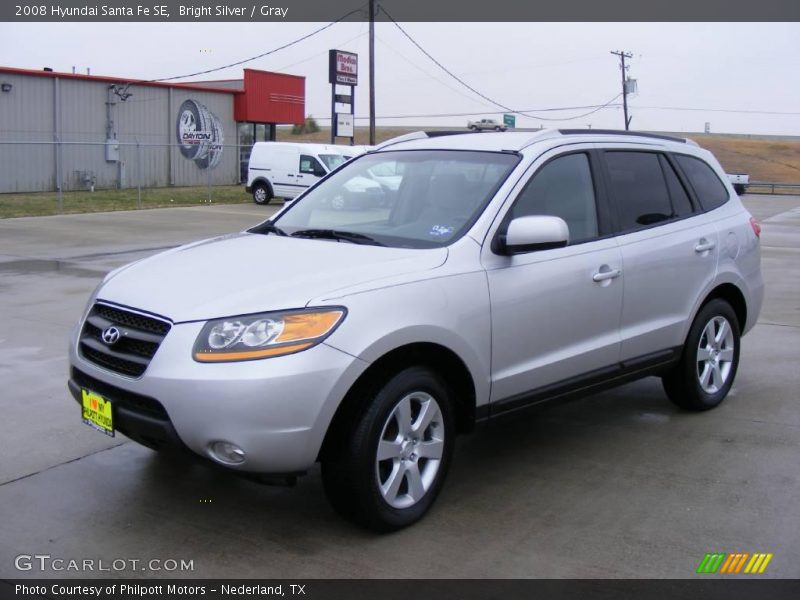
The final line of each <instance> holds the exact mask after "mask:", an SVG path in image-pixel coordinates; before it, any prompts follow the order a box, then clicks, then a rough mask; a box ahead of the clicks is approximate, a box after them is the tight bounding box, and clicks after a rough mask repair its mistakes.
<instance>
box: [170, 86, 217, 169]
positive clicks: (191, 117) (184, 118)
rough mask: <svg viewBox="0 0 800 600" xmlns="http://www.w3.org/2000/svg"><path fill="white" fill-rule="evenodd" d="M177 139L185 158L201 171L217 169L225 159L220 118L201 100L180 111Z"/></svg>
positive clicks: (185, 106)
mask: <svg viewBox="0 0 800 600" xmlns="http://www.w3.org/2000/svg"><path fill="white" fill-rule="evenodd" d="M175 135H176V137H177V141H178V147H179V148H180V151H181V154H182V155H183V156H184V157H185V158H187V159H189V160H193V161H194V162H195V164H196V165H197V166H198V167H199V168H201V169H213V168H214V167H216V166H217V165H218V164H219V161H220V159H221V158H222V144H223V142H224V136H223V131H222V124H221V123H220V121H219V119H218V118H217V116H216V115H215V114H214V113H212V112H211V111H210V110H208V108H206V106H205V105H203V104H201V103H200V102H197V100H186V101H185V102H184V103H183V104H181V107H180V108H179V109H178V119H177V121H176V123H175Z"/></svg>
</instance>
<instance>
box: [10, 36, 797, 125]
mask: <svg viewBox="0 0 800 600" xmlns="http://www.w3.org/2000/svg"><path fill="white" fill-rule="evenodd" d="M321 25H322V24H315V23H277V24H272V23H245V24H237V23H156V24H143V23H74V24H73V23H21V24H20V23H0V57H2V58H0V61H2V65H3V66H10V67H21V68H33V69H40V68H42V67H45V66H48V67H52V68H53V69H54V70H56V71H65V72H70V71H71V70H72V67H73V66H75V67H77V68H78V70H79V71H81V72H85V71H86V68H87V67H89V68H91V71H92V74H93V75H109V76H119V77H123V78H126V77H130V78H141V79H156V78H162V77H171V76H174V75H182V74H186V73H191V72H194V71H199V70H204V69H210V68H214V67H217V66H221V65H224V64H227V63H230V62H234V61H238V60H241V59H244V58H247V57H249V56H253V55H256V54H260V53H263V52H266V51H268V50H271V49H273V48H276V47H278V46H280V45H282V44H285V43H286V42H289V41H291V40H293V39H295V38H298V37H300V36H302V35H305V34H307V33H309V32H311V31H313V30H315V29H317V28H319V27H320V26H321ZM402 25H403V27H404V29H405V30H406V31H407V32H408V33H409V34H410V35H411V36H412V37H413V38H414V39H415V40H416V41H417V42H418V43H419V44H420V45H421V46H422V47H424V48H425V49H426V50H427V51H428V52H429V53H431V54H432V55H433V56H434V57H435V58H436V59H437V60H439V61H440V62H441V63H442V64H443V65H444V66H446V67H447V68H448V69H450V70H451V71H453V72H454V73H455V74H456V75H458V76H459V77H460V78H462V79H463V80H465V81H466V82H467V83H469V84H470V85H471V86H472V87H474V88H475V89H477V90H478V91H480V92H481V93H483V94H484V95H486V96H488V97H490V98H491V99H492V100H494V101H496V102H498V103H500V104H502V105H505V106H508V107H511V108H514V109H516V110H531V111H532V112H535V111H536V109H543V108H554V107H556V108H557V107H575V106H586V105H598V104H605V103H606V102H608V101H610V100H611V99H612V98H614V97H615V96H616V95H617V94H618V93H619V92H620V88H621V82H620V72H619V65H618V60H617V58H616V57H615V56H612V55H611V54H609V51H611V50H626V51H629V52H632V53H633V55H634V56H633V58H632V59H631V60H630V61H629V62H630V70H629V76H630V77H632V78H634V79H636V80H638V87H639V92H638V94H636V95H635V96H633V97H631V98H630V100H629V103H630V106H631V114H632V115H633V121H632V123H631V128H634V129H643V130H657V131H702V130H703V128H704V125H705V123H706V122H709V123H710V126H711V131H713V132H728V133H756V134H773V135H774V134H780V135H800V24H798V23H749V24H748V23H743V24H739V23H736V24H733V23H699V24H691V23H689V24H686V23H638V24H636V23H633V24H630V23H626V24H616V23H555V24H553V23H407V24H402ZM367 31H368V25H367V24H366V23H337V24H336V25H334V26H332V27H331V28H329V29H327V30H325V31H323V32H322V33H320V34H318V35H316V36H314V37H312V38H310V39H308V40H305V41H303V42H301V43H299V44H297V45H295V46H292V47H291V48H289V49H286V50H282V51H279V52H277V53H275V54H272V55H270V56H267V57H264V58H261V59H257V60H254V61H252V62H249V63H247V64H246V65H242V66H239V67H234V68H231V69H226V70H223V71H220V72H219V73H215V74H214V75H209V76H205V78H206V79H211V78H219V79H228V78H239V77H241V73H242V68H244V67H251V68H256V69H264V70H271V71H280V72H285V73H292V74H296V75H303V76H305V77H306V96H307V102H306V113H307V114H310V115H313V116H315V117H318V118H320V120H321V122H322V119H323V118H326V117H329V116H330V85H329V84H328V83H327V51H328V49H330V48H338V49H341V50H348V51H352V52H356V53H358V54H359V61H360V64H359V67H360V68H359V70H360V77H359V86H358V88H357V94H356V115H357V116H366V115H367V114H368V97H367V91H368V85H367V84H368V79H367V60H368V55H367V51H368V46H367V40H368V37H367ZM375 46H376V71H377V74H376V89H377V109H376V113H377V116H378V117H379V121H378V124H379V125H381V124H386V125H388V124H398V125H400V124H402V125H409V126H411V125H450V126H459V127H460V126H463V125H465V124H466V121H467V120H468V119H470V118H479V117H478V116H476V117H467V116H458V117H449V118H448V117H438V118H424V117H412V118H406V119H386V118H381V117H387V116H397V115H426V114H440V113H470V112H475V113H486V114H485V115H484V116H495V117H500V118H501V117H502V113H503V112H504V111H503V110H502V109H499V108H497V107H496V106H493V105H492V104H490V103H489V102H487V101H486V100H483V99H481V98H480V97H478V96H476V95H475V94H474V93H473V92H471V91H469V90H468V89H466V88H464V87H462V86H461V85H460V84H459V83H457V82H456V81H455V80H453V79H452V78H450V77H449V76H448V75H447V74H445V73H444V72H443V71H441V70H440V69H439V67H437V66H436V65H435V64H434V63H433V62H431V61H430V60H429V59H428V58H427V57H425V56H424V55H423V54H422V53H421V52H420V51H419V50H418V49H417V48H415V47H414V46H413V45H412V44H411V42H409V41H408V40H407V39H406V38H405V37H404V36H403V34H402V33H401V32H400V31H399V30H398V29H397V28H396V27H395V25H394V24H392V23H385V22H379V23H377V25H376V44H375ZM619 101H621V98H620V99H618V100H617V102H619ZM647 107H651V108H647ZM652 107H673V108H674V107H681V108H688V109H713V110H714V111H717V112H712V111H711V110H682V111H679V110H664V109H658V108H652ZM588 110H590V109H573V110H566V111H563V112H557V113H553V112H544V113H540V114H541V116H547V117H550V118H555V117H575V116H579V115H582V114H583V113H586V112H588ZM723 110H738V111H753V112H719V111H723ZM757 112H772V113H793V114H756V113H757ZM366 123H367V121H365V120H359V121H357V124H366ZM539 125H545V126H557V127H587V126H589V125H591V126H592V127H595V128H598V127H613V128H621V127H622V126H623V118H622V109H621V108H617V107H614V108H610V109H603V110H600V111H598V112H596V113H594V114H591V115H587V116H580V117H579V118H575V119H572V120H562V121H551V122H546V121H543V120H538V119H532V118H527V117H521V116H517V126H518V127H538V126H539Z"/></svg>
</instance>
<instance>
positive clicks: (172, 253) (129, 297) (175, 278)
mask: <svg viewBox="0 0 800 600" xmlns="http://www.w3.org/2000/svg"><path fill="white" fill-rule="evenodd" d="M446 258H447V249H446V248H435V249H430V250H412V249H405V248H384V247H380V246H367V245H358V244H351V243H348V242H336V241H330V240H316V239H306V238H289V237H280V236H276V235H262V234H253V233H238V234H233V235H228V236H224V237H219V238H214V239H211V240H205V241H202V242H196V243H194V244H189V245H187V246H181V247H179V248H174V249H172V250H168V251H167V252H162V253H160V254H156V255H154V256H151V257H149V258H146V259H144V260H141V261H139V262H136V263H133V264H131V265H129V266H128V267H124V268H122V269H120V270H119V271H117V272H115V273H112V274H111V276H110V277H109V278H108V279H107V281H106V282H105V283H104V285H103V286H102V288H101V289H100V290H99V293H98V299H101V300H108V301H110V302H115V303H118V304H123V305H126V306H129V307H131V308H137V309H139V310H144V311H148V312H152V313H156V314H159V315H163V316H165V317H168V318H170V319H172V320H173V321H175V322H181V321H195V320H207V319H213V318H218V317H226V316H232V315H241V314H248V313H256V312H263V311H270V310H280V309H290V308H301V307H303V306H305V305H306V304H308V302H309V301H310V300H311V299H312V298H317V297H320V296H323V295H327V294H331V293H332V292H337V295H339V296H341V295H342V294H344V293H346V290H347V288H349V287H354V286H359V285H363V284H365V283H369V282H373V281H374V282H380V281H381V280H385V279H388V278H391V277H396V276H398V275H405V274H408V273H412V272H417V271H426V270H429V269H434V268H436V267H438V266H440V265H442V264H443V263H444V261H445V260H446ZM377 285H380V283H377Z"/></svg>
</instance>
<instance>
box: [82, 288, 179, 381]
mask: <svg viewBox="0 0 800 600" xmlns="http://www.w3.org/2000/svg"><path fill="white" fill-rule="evenodd" d="M109 327H115V328H116V329H117V330H118V331H119V334H120V335H119V339H118V340H117V341H116V342H114V343H112V344H108V343H106V342H105V341H103V332H104V331H106V330H108V328H109ZM171 328H172V325H171V324H170V323H168V322H167V321H166V320H162V319H157V318H155V317H149V316H146V315H142V314H139V313H135V312H131V311H128V310H124V309H121V308H117V307H114V306H109V305H108V304H102V303H100V302H98V303H97V304H95V305H94V306H93V307H92V310H91V311H90V312H89V315H88V316H87V317H86V322H85V323H84V325H83V330H82V331H81V337H80V342H79V348H80V352H81V355H82V356H83V357H84V358H85V359H86V360H88V361H89V362H92V363H94V364H96V365H98V366H100V367H103V368H104V369H108V370H109V371H114V372H115V373H120V374H121V375H127V376H128V377H139V376H140V375H141V374H142V373H144V372H145V369H147V365H149V364H150V360H151V359H152V358H153V356H154V355H155V353H156V351H157V350H158V347H159V346H160V345H161V341H162V340H163V339H164V336H166V335H167V333H168V332H169V330H170V329H171Z"/></svg>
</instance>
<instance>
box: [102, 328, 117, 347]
mask: <svg viewBox="0 0 800 600" xmlns="http://www.w3.org/2000/svg"><path fill="white" fill-rule="evenodd" d="M119 336H120V332H119V329H117V328H116V327H108V328H107V329H104V330H103V333H102V334H101V335H100V337H102V338H103V341H104V342H105V343H106V344H108V345H109V346H112V345H113V344H116V343H117V340H119Z"/></svg>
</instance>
